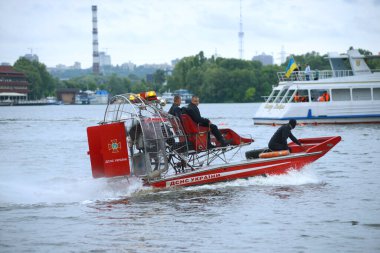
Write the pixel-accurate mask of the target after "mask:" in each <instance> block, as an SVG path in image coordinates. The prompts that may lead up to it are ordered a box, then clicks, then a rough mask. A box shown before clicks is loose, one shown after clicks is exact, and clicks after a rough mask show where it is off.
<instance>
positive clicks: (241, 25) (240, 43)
mask: <svg viewBox="0 0 380 253" xmlns="http://www.w3.org/2000/svg"><path fill="white" fill-rule="evenodd" d="M239 27H240V30H239V33H238V35H239V57H240V59H243V37H244V32H243V17H242V14H241V0H240V24H239Z"/></svg>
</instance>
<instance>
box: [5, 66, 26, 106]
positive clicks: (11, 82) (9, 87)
mask: <svg viewBox="0 0 380 253" xmlns="http://www.w3.org/2000/svg"><path fill="white" fill-rule="evenodd" d="M29 85H30V83H29V82H28V80H27V79H26V76H25V75H24V73H21V72H18V71H16V70H14V69H13V68H12V66H0V102H4V101H8V102H15V101H19V100H27V96H28V93H29V88H28V87H29Z"/></svg>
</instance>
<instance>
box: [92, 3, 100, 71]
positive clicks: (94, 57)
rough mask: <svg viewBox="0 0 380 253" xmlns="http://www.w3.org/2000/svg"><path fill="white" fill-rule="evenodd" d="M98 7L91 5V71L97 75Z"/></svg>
mask: <svg viewBox="0 0 380 253" xmlns="http://www.w3.org/2000/svg"><path fill="white" fill-rule="evenodd" d="M97 11H98V7H97V6H96V5H93V6H92V72H93V73H94V74H95V75H99V72H100V71H99V50H98V48H99V43H98V18H97Z"/></svg>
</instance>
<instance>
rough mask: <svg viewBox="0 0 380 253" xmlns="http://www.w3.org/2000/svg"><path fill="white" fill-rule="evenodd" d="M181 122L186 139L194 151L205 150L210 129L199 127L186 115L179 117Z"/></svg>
mask: <svg viewBox="0 0 380 253" xmlns="http://www.w3.org/2000/svg"><path fill="white" fill-rule="evenodd" d="M181 121H182V126H183V130H184V131H185V133H186V136H187V139H188V141H189V142H190V143H191V144H192V146H193V147H194V150H195V151H205V150H207V142H208V141H207V138H208V136H209V132H210V128H209V127H204V126H200V125H199V124H197V123H195V122H194V121H193V119H192V118H191V117H190V116H189V115H187V114H182V115H181Z"/></svg>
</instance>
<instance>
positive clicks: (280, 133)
mask: <svg viewBox="0 0 380 253" xmlns="http://www.w3.org/2000/svg"><path fill="white" fill-rule="evenodd" d="M296 125H297V121H296V120H295V119H291V120H289V123H288V124H286V125H283V126H281V127H280V128H279V129H277V131H276V132H275V133H274V135H273V136H272V138H271V139H270V141H269V144H268V147H269V148H270V149H271V150H273V151H278V150H289V151H290V148H289V147H288V143H287V139H288V138H290V139H291V140H292V141H293V142H294V143H297V144H298V145H299V146H302V144H301V143H300V142H299V141H298V140H297V138H296V137H294V135H293V134H292V132H291V130H292V129H294V128H295V127H296Z"/></svg>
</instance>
